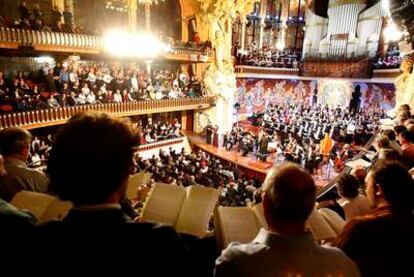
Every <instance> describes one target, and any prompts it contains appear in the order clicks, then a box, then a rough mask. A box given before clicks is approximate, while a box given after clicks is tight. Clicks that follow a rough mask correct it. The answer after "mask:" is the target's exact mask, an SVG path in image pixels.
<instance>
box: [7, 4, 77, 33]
mask: <svg viewBox="0 0 414 277" xmlns="http://www.w3.org/2000/svg"><path fill="white" fill-rule="evenodd" d="M16 8H18V10H19V20H17V21H13V20H12V19H11V18H9V17H7V16H2V15H0V27H9V28H20V29H25V30H36V31H49V32H52V31H53V32H65V33H82V28H81V27H80V26H76V25H75V22H74V20H73V14H72V12H71V11H70V10H69V7H68V6H65V9H64V10H63V11H61V10H59V8H58V7H57V6H53V9H52V12H51V14H50V15H49V16H50V22H47V21H46V20H45V17H46V14H45V12H44V11H43V10H42V9H41V7H40V4H39V3H38V1H34V2H33V3H32V5H31V6H29V4H28V1H26V0H21V1H20V4H19V6H18V7H17V6H16Z"/></svg>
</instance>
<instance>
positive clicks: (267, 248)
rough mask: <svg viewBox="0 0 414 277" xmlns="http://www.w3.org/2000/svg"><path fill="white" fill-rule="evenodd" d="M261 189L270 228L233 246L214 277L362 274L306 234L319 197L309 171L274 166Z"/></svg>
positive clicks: (351, 264)
mask: <svg viewBox="0 0 414 277" xmlns="http://www.w3.org/2000/svg"><path fill="white" fill-rule="evenodd" d="M263 187H264V191H265V192H264V194H263V206H264V215H265V218H266V222H267V223H268V225H269V230H265V229H261V230H260V233H259V234H258V235H257V237H256V238H255V239H254V240H253V242H251V243H249V244H240V243H232V244H230V245H229V246H228V247H227V249H225V250H224V251H223V252H222V254H221V256H220V257H219V258H218V259H217V261H216V268H215V276H359V272H358V269H357V267H356V266H355V264H354V263H353V262H352V261H351V260H350V259H349V258H348V257H347V256H346V255H345V254H344V253H343V252H342V251H341V250H339V249H336V248H333V247H322V246H319V245H318V244H317V242H316V241H315V239H314V238H313V236H312V234H311V233H310V232H309V231H307V230H306V220H307V218H308V217H309V215H310V213H311V212H312V210H313V209H314V206H315V196H316V187H315V183H314V181H313V179H312V177H311V176H310V175H309V173H307V172H306V171H304V170H303V169H301V168H299V167H298V166H297V165H294V164H289V163H288V164H283V165H281V166H276V167H274V168H273V169H272V170H271V171H270V172H269V173H268V174H267V176H266V180H265V181H264V184H263Z"/></svg>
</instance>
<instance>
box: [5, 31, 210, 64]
mask: <svg viewBox="0 0 414 277" xmlns="http://www.w3.org/2000/svg"><path fill="white" fill-rule="evenodd" d="M19 48H31V49H33V50H34V51H40V52H67V53H80V54H104V51H103V42H102V39H101V38H100V37H98V36H91V35H82V34H69V33H57V32H45V31H35V30H23V29H15V28H4V27H1V28H0V49H15V50H17V49H19ZM213 57H214V55H213V53H212V52H210V53H208V54H205V53H203V52H202V51H201V50H200V49H196V48H190V47H182V46H173V47H172V49H171V51H170V52H169V53H167V54H165V55H164V56H163V57H162V58H164V59H167V60H172V61H184V62H211V61H212V60H213Z"/></svg>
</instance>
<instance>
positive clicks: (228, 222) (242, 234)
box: [216, 207, 262, 248]
mask: <svg viewBox="0 0 414 277" xmlns="http://www.w3.org/2000/svg"><path fill="white" fill-rule="evenodd" d="M216 221H217V223H218V224H219V225H220V226H219V231H220V232H219V233H221V236H222V237H221V238H219V240H221V241H222V247H223V248H226V247H227V246H228V245H229V244H230V243H231V242H234V241H238V242H241V243H249V242H251V241H252V240H253V239H254V238H255V237H256V235H257V234H258V232H259V230H260V228H261V227H262V225H261V224H260V220H259V219H258V217H257V216H256V213H255V212H254V211H253V209H251V208H248V207H218V209H217V220H216ZM216 227H217V226H216ZM217 235H219V234H217Z"/></svg>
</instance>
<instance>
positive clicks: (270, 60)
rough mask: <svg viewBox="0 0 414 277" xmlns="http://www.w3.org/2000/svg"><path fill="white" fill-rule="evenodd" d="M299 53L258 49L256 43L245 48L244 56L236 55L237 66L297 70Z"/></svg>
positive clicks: (272, 48)
mask: <svg viewBox="0 0 414 277" xmlns="http://www.w3.org/2000/svg"><path fill="white" fill-rule="evenodd" d="M300 57H301V52H300V50H298V49H284V50H277V49H276V48H275V47H269V46H264V47H263V48H261V49H259V47H258V46H257V45H256V43H252V44H250V45H248V46H247V47H246V53H245V55H240V54H238V55H237V65H249V66H259V67H276V68H299V65H300Z"/></svg>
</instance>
